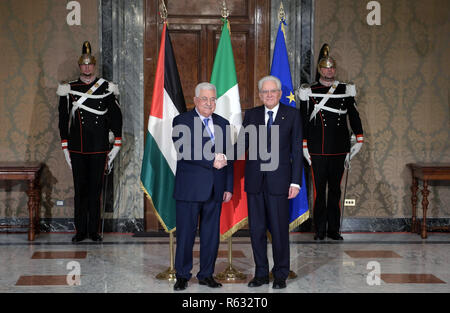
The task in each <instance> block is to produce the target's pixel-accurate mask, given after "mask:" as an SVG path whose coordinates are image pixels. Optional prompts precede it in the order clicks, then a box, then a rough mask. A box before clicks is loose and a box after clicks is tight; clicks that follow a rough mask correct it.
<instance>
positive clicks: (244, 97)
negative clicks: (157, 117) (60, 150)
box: [144, 0, 270, 231]
mask: <svg viewBox="0 0 450 313" xmlns="http://www.w3.org/2000/svg"><path fill="white" fill-rule="evenodd" d="M159 1H160V0H146V1H145V5H146V8H145V12H146V16H145V44H144V87H145V91H144V92H145V94H144V99H145V104H146V105H145V112H144V114H145V115H144V116H145V123H144V125H145V127H147V122H148V121H147V119H148V114H149V109H150V106H149V104H150V103H151V99H152V92H153V81H154V75H155V71H156V63H157V58H158V51H159V43H160V40H161V37H160V36H161V32H162V24H161V18H160V16H159V13H158V12H159ZM165 3H166V6H167V11H168V29H169V32H170V36H171V40H172V45H173V49H174V53H175V58H176V62H177V65H178V71H179V74H180V79H181V84H182V87H183V93H184V96H185V101H186V105H187V107H188V109H191V108H193V107H194V101H193V98H194V88H195V86H196V85H197V84H198V83H199V82H204V81H210V78H211V72H212V67H213V63H214V57H215V54H216V49H217V45H218V42H219V39H220V34H221V27H222V21H221V5H222V1H221V0H220V1H219V0H195V1H192V0H165ZM226 4H227V7H228V9H229V10H230V16H229V17H228V20H229V22H230V26H231V42H232V46H233V54H234V59H235V64H236V73H237V79H238V84H239V95H240V101H241V107H242V110H243V111H245V109H248V108H252V107H254V106H257V105H260V104H261V103H260V102H259V97H258V92H257V89H258V88H257V86H256V85H257V82H258V80H259V79H260V78H262V77H263V76H265V75H268V74H269V69H270V64H269V58H270V0H227V1H226ZM144 133H145V132H144ZM145 219H146V229H147V230H148V231H149V230H157V229H159V224H158V221H157V218H156V217H155V216H154V214H153V211H152V210H151V207H150V203H149V201H148V200H147V199H146V203H145Z"/></svg>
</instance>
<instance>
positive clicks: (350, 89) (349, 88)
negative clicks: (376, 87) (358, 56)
mask: <svg viewBox="0 0 450 313" xmlns="http://www.w3.org/2000/svg"><path fill="white" fill-rule="evenodd" d="M343 84H344V85H345V93H346V94H348V95H349V96H351V97H356V86H355V84H354V83H353V82H348V83H343Z"/></svg>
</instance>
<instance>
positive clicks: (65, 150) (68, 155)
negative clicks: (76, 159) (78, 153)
mask: <svg viewBox="0 0 450 313" xmlns="http://www.w3.org/2000/svg"><path fill="white" fill-rule="evenodd" d="M63 152H64V157H65V158H66V162H67V164H68V165H69V167H70V169H72V161H71V160H70V152H69V150H68V149H63Z"/></svg>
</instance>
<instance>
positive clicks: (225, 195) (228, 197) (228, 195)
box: [223, 191, 233, 202]
mask: <svg viewBox="0 0 450 313" xmlns="http://www.w3.org/2000/svg"><path fill="white" fill-rule="evenodd" d="M232 196H233V194H232V193H231V192H229V191H225V192H224V193H223V202H228V201H230V200H231V197H232Z"/></svg>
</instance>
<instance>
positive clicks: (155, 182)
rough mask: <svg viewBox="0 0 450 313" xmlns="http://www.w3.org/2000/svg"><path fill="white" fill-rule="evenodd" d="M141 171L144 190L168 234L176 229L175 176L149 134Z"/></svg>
mask: <svg viewBox="0 0 450 313" xmlns="http://www.w3.org/2000/svg"><path fill="white" fill-rule="evenodd" d="M143 160H148V161H146V162H143V164H142V171H141V182H142V188H143V189H144V191H145V193H146V194H147V196H148V197H149V198H150V200H151V201H152V205H153V207H154V208H155V211H156V213H157V217H158V219H159V221H160V223H161V224H162V225H163V227H164V229H165V230H166V231H167V232H172V231H174V230H175V227H176V215H175V213H176V209H175V204H176V202H175V199H174V198H173V196H172V191H173V187H174V185H175V175H174V173H173V172H172V170H171V169H170V166H169V164H168V163H167V161H166V159H165V158H164V155H163V154H162V153H161V150H160V149H159V147H158V145H157V144H156V141H155V140H154V138H153V136H152V135H151V134H150V133H149V132H147V140H146V143H145V150H144V158H143Z"/></svg>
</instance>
